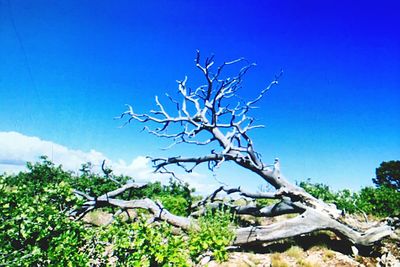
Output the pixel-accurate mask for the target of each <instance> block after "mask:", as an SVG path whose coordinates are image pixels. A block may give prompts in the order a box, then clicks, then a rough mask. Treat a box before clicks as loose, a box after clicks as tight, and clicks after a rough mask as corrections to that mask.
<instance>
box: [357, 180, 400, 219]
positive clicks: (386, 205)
mask: <svg viewBox="0 0 400 267" xmlns="http://www.w3.org/2000/svg"><path fill="white" fill-rule="evenodd" d="M357 206H358V207H360V209H361V210H363V211H364V212H365V213H368V214H374V215H376V216H378V217H387V216H391V217H393V216H400V193H399V192H398V191H397V190H396V189H394V188H391V187H387V186H384V185H381V186H380V187H378V188H373V187H365V188H363V189H362V190H361V192H360V195H359V198H358V199H357Z"/></svg>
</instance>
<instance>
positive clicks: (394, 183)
mask: <svg viewBox="0 0 400 267" xmlns="http://www.w3.org/2000/svg"><path fill="white" fill-rule="evenodd" d="M375 174H376V178H374V179H372V181H373V182H374V184H375V185H376V186H377V187H380V186H386V187H389V188H394V189H397V191H399V190H400V160H391V161H388V162H385V161H384V162H382V163H381V165H380V166H379V167H378V168H376V171H375Z"/></svg>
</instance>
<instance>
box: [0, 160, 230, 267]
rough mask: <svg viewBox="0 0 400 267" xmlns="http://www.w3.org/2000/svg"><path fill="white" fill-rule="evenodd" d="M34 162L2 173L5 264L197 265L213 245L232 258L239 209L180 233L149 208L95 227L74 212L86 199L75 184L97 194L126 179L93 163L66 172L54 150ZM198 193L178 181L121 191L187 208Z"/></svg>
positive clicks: (0, 257)
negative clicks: (52, 157)
mask: <svg viewBox="0 0 400 267" xmlns="http://www.w3.org/2000/svg"><path fill="white" fill-rule="evenodd" d="M27 167H28V171H27V172H21V173H19V174H17V175H0V266H89V265H90V266H93V265H95V266H98V265H99V266H105V265H108V264H111V263H113V264H116V265H118V266H189V265H190V263H191V262H192V259H193V260H196V259H197V258H198V257H199V255H200V254H202V253H205V252H211V253H212V254H213V255H214V257H215V258H216V259H217V260H219V261H222V260H224V259H226V258H227V251H226V246H228V245H229V244H230V243H231V241H232V240H233V232H232V231H231V230H230V225H231V223H232V219H233V216H232V215H231V214H229V213H228V212H227V211H224V210H217V211H208V212H207V213H206V215H205V216H203V217H201V218H199V225H200V230H194V229H193V230H191V231H189V233H180V234H174V233H173V232H174V231H173V228H172V227H171V226H169V225H167V224H166V223H160V224H152V225H150V226H149V225H148V224H147V223H146V217H145V213H142V214H143V216H142V217H139V218H137V219H136V220H135V221H133V222H131V221H126V222H122V221H120V220H116V221H115V222H114V223H113V224H112V225H110V226H109V227H95V226H88V225H84V224H83V223H82V222H76V221H73V220H71V219H70V218H69V217H68V216H67V214H68V211H70V210H73V209H75V208H76V207H78V206H80V205H82V203H83V200H81V199H78V198H77V197H76V196H75V195H74V194H73V189H75V188H76V189H79V190H81V191H86V192H88V191H89V194H91V195H92V196H96V195H101V194H104V193H105V192H107V191H110V190H113V189H115V188H116V187H117V186H118V185H116V184H115V183H114V182H112V181H111V180H109V179H107V177H103V176H99V175H97V174H93V173H92V172H91V171H90V168H88V165H86V168H84V167H85V166H83V168H82V170H81V171H82V174H81V175H74V174H72V173H70V172H65V171H63V170H62V167H61V166H55V165H54V164H53V163H52V162H51V161H49V160H48V159H47V158H46V157H42V158H41V162H39V163H35V164H31V163H28V164H27ZM89 167H90V166H89ZM113 178H114V179H119V181H127V180H128V179H130V177H124V176H120V177H115V176H113ZM192 192H193V190H189V188H188V185H182V184H180V183H177V182H175V181H172V180H171V181H170V183H169V185H161V184H160V183H158V182H156V183H151V184H149V185H148V186H147V187H145V188H143V189H141V190H131V191H130V192H126V193H124V194H123V195H121V196H120V197H121V198H126V199H128V198H143V197H149V198H152V199H158V200H159V201H161V202H162V203H163V205H164V206H165V207H166V208H167V209H169V210H170V211H171V212H173V213H175V214H177V215H187V214H188V212H189V210H190V206H191V203H192V201H193V200H192V196H191V193H192ZM188 248H189V249H188ZM113 261H114V262H113Z"/></svg>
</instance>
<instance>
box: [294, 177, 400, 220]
mask: <svg viewBox="0 0 400 267" xmlns="http://www.w3.org/2000/svg"><path fill="white" fill-rule="evenodd" d="M299 186H300V187H302V188H303V189H304V190H306V191H307V192H308V193H310V194H311V195H313V196H314V197H316V198H319V199H321V200H323V201H325V202H327V203H334V204H335V205H336V206H337V207H338V208H339V209H341V210H345V211H346V212H348V213H359V212H365V213H366V214H371V215H374V216H377V217H387V216H398V215H400V193H399V192H398V191H397V190H396V189H394V188H390V187H387V186H385V185H381V186H380V187H378V188H373V187H365V188H363V189H361V191H360V192H359V193H355V192H351V191H350V190H348V189H344V190H340V191H338V192H333V191H332V190H331V189H330V188H329V186H327V185H324V184H321V183H311V181H310V180H307V181H305V182H300V184H299Z"/></svg>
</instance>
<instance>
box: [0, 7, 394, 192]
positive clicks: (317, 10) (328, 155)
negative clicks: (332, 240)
mask: <svg viewBox="0 0 400 267" xmlns="http://www.w3.org/2000/svg"><path fill="white" fill-rule="evenodd" d="M216 2H217V1H114V2H110V1H50V0H42V1H22V0H21V1H16V0H0V62H1V63H0V133H4V134H3V144H4V143H6V144H8V146H6V148H7V150H6V149H5V148H4V147H5V146H2V147H0V163H1V162H3V164H0V171H1V170H5V169H10V168H11V169H12V168H13V166H14V165H10V164H9V163H10V162H22V161H24V160H32V158H33V157H34V156H35V155H36V154H38V153H39V152H43V151H44V150H43V149H41V148H40V144H42V145H43V142H44V141H49V142H51V143H52V144H55V145H60V146H62V147H63V149H64V148H65V149H67V150H68V151H75V152H76V151H78V150H79V151H80V152H82V154H79V153H80V152H79V153H78V154H79V155H81V156H82V155H89V154H90V153H91V152H90V151H92V152H93V151H95V152H98V153H97V154H96V153H94V154H95V155H96V156H95V157H94V158H96V159H99V158H101V157H107V159H109V160H110V161H111V162H113V163H114V165H115V166H119V165H118V162H119V161H120V160H123V161H125V162H131V161H132V160H133V159H138V158H141V156H146V155H151V156H158V155H160V156H166V155H171V156H176V155H185V154H190V153H194V152H197V150H196V149H195V148H194V147H176V148H174V149H173V150H170V151H167V152H165V151H160V150H159V149H158V148H159V147H163V146H165V145H166V144H167V143H166V142H164V141H162V140H157V139H156V138H155V137H153V136H149V135H147V134H145V133H142V132H140V130H141V129H142V125H138V124H132V125H128V126H126V127H124V128H122V129H121V128H119V126H120V125H121V124H122V122H121V121H116V120H113V117H115V116H117V115H119V114H120V113H121V112H123V111H124V110H125V107H124V104H126V103H129V104H131V105H133V106H134V107H135V109H136V110H138V111H141V112H146V111H148V110H150V109H152V108H154V95H159V96H160V97H161V96H162V95H163V94H164V93H165V92H169V93H175V92H176V82H175V80H177V79H182V78H183V77H184V76H185V75H187V76H188V78H189V84H192V86H196V85H199V84H198V82H199V81H200V79H201V76H200V73H199V72H198V70H196V68H195V66H194V61H193V60H194V57H195V51H196V49H199V50H200V51H201V53H202V55H203V56H208V55H210V54H211V53H213V54H215V55H216V60H217V62H218V61H219V62H220V63H222V62H223V61H225V60H231V59H235V58H238V57H245V58H247V59H248V60H249V61H252V62H256V63H257V67H256V68H254V69H252V70H251V71H250V72H249V74H248V75H247V77H246V80H245V82H244V88H243V89H242V91H241V92H240V94H241V96H242V97H244V98H251V97H254V96H256V95H257V93H258V92H259V91H260V90H262V89H263V88H264V87H265V86H266V85H267V84H268V83H269V82H270V81H271V79H272V78H273V76H274V74H275V73H277V72H279V70H280V69H281V68H282V69H283V70H284V76H283V78H282V79H281V81H280V84H279V86H277V87H275V88H273V90H271V91H270V92H269V93H268V95H267V96H266V98H264V99H263V100H262V101H261V102H260V104H259V106H260V109H258V110H257V111H255V112H254V116H255V117H257V118H258V119H259V120H260V122H261V123H263V124H265V125H266V128H265V129H262V130H258V131H255V132H253V135H252V136H253V139H254V142H255V145H256V148H257V150H258V151H259V152H260V153H261V154H262V155H263V159H264V161H265V162H272V161H273V159H274V158H275V157H279V158H280V159H281V162H282V169H283V172H284V173H285V174H286V176H288V178H289V179H290V180H292V181H295V180H304V179H306V178H308V177H310V178H312V179H313V181H316V182H323V183H326V184H328V185H330V186H332V187H333V188H336V189H341V188H351V189H359V188H360V187H361V186H365V185H371V184H372V182H371V178H372V177H373V175H374V171H375V168H376V167H378V166H379V164H380V162H382V161H387V160H394V159H399V158H400V134H399V133H400V75H399V74H400V25H399V24H400V23H399V21H398V16H397V15H398V14H397V12H398V10H399V4H398V3H397V1H379V2H376V1H363V3H362V4H360V3H358V2H355V3H349V1H219V3H216ZM10 132H15V133H18V134H20V135H15V133H14V134H5V133H10ZM16 136H18V138H21V139H18V140H20V141H19V142H17V141H16V140H17V139H16V138H17V137H16ZM22 137H25V138H22ZM28 137H35V138H37V139H32V138H28ZM21 140H24V141H21ZM32 140H34V141H32ZM38 140H39V141H38ZM42 141H43V142H42ZM0 142H1V140H0ZM25 142H26V143H25ZM30 142H34V143H35V144H36V146H33V145H32V144H31V143H30ZM63 149H61V148H60V150H57V151H56V152H57V153H58V152H59V153H61V152H60V151H64V150H65V149H64V150H63ZM2 150H3V151H2ZM75 152H74V153H75ZM52 153H53V154H54V149H53V151H52ZM76 153H77V152H76ZM76 153H75V154H74V155H75V156H76V157H75V156H74V157H75V158H76V160H78V159H81V158H84V159H88V158H89V159H92V158H93V157H90V156H82V157H81V156H77V155H78V154H76ZM85 153H86V154H85ZM99 153H100V154H99ZM68 155H69V154H68V153H66V154H65V155H64V157H63V160H64V161H60V162H61V163H63V165H68V164H67V163H66V162H65V161H67V160H68ZM56 156H57V155H55V156H54V155H53V157H56ZM80 157H81V158H80ZM4 163H7V164H4ZM17 165H18V164H17ZM17 165H15V166H17ZM128 165H129V164H128ZM142 167H143V166H142ZM2 168H3V169H2ZM143 168H144V167H143ZM122 169H123V168H122ZM135 170H136V169H135ZM200 171H203V170H202V169H200V170H199V172H200ZM210 175H211V174H209V173H202V176H201V177H199V183H202V182H203V181H204V183H206V184H212V183H213V182H215V180H214V179H213V178H209V176H210ZM192 178H193V177H192ZM250 178H251V179H250ZM218 179H219V180H223V181H224V182H227V183H229V184H230V185H239V184H242V185H244V186H248V187H251V188H256V187H257V186H258V185H260V184H262V181H261V180H260V179H258V178H257V177H253V176H252V175H249V174H248V173H247V172H246V171H243V170H236V169H234V168H233V167H232V166H230V165H228V166H226V167H223V168H221V170H219V171H218Z"/></svg>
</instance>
